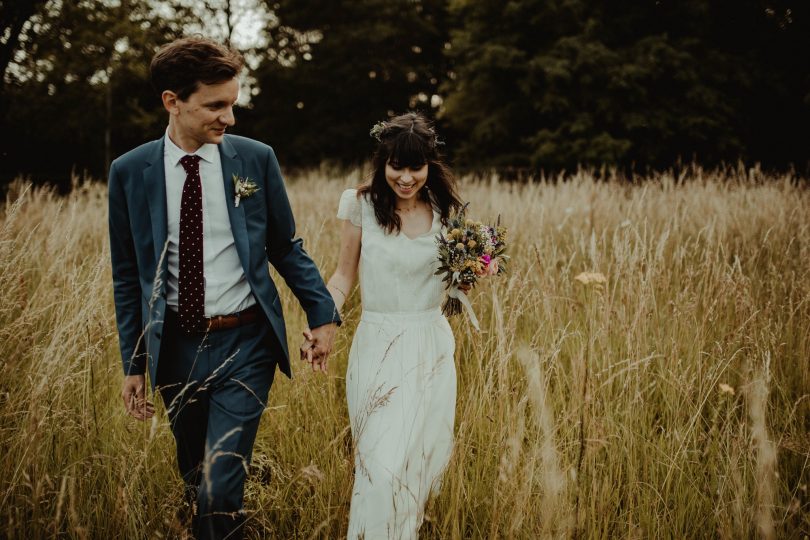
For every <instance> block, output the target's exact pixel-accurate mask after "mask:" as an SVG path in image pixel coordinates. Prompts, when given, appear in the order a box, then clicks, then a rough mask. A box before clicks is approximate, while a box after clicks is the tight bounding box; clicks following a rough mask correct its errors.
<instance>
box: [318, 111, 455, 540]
mask: <svg viewBox="0 0 810 540" xmlns="http://www.w3.org/2000/svg"><path fill="white" fill-rule="evenodd" d="M371 134H372V135H373V136H374V137H375V138H377V139H378V140H379V145H378V147H377V150H376V152H375V154H374V159H373V166H374V174H373V177H372V179H371V182H370V183H368V184H366V185H363V186H361V187H360V188H359V189H357V190H354V189H348V190H346V191H345V192H343V195H342V196H341V198H340V203H339V208H338V217H339V218H340V219H342V220H345V221H344V224H343V229H342V232H341V243H340V256H339V261H338V267H337V270H336V271H335V273H334V275H333V276H332V277H331V279H330V280H329V283H328V284H327V288H328V289H329V291H330V292H331V294H332V297H333V298H334V300H335V304H336V305H337V307H338V309H341V307H342V306H343V303H344V302H345V300H346V297H347V295H348V294H349V292H350V291H351V290H352V286H353V285H354V281H355V279H356V277H357V275H358V270H359V275H360V294H361V301H362V307H363V310H362V315H361V317H360V323H359V325H358V327H357V331H356V333H355V335H354V339H353V341H352V347H351V351H350V353H349V365H348V370H347V373H346V400H347V402H348V408H349V418H350V422H351V429H352V438H353V441H354V465H355V467H354V489H353V491H352V500H351V510H350V513H349V531H348V538H350V539H354V538H365V539H366V540H372V539H378V538H397V539H402V538H416V537H417V531H418V530H419V526H420V525H421V523H422V519H423V513H424V507H425V503H426V501H427V498H428V495H429V494H430V493H431V492H432V491H433V492H435V491H437V489H438V487H439V484H440V479H441V475H442V472H443V471H444V469H445V468H446V466H447V463H448V461H449V460H450V453H451V451H452V448H453V422H454V418H455V400H456V368H455V364H454V361H453V354H454V351H455V340H454V338H453V333H452V331H451V329H450V325H449V324H448V323H447V319H445V317H444V316H443V315H442V313H441V308H440V304H441V302H442V299H443V296H444V287H443V284H442V281H441V278H440V277H439V276H436V275H434V272H435V271H436V269H437V268H438V260H437V248H436V244H435V242H434V238H435V237H436V235H437V234H438V233H439V232H440V230H441V227H442V225H443V224H446V222H447V219H448V217H449V215H450V212H451V210H453V209H457V208H459V207H460V206H461V204H460V201H459V198H458V196H457V194H456V188H455V180H454V178H453V175H452V173H451V172H450V170H449V168H448V167H447V166H446V165H445V164H444V163H443V162H442V160H441V157H440V156H439V154H438V152H437V148H436V146H437V144H438V141H437V138H436V134H435V132H434V130H433V128H432V127H431V126H430V124H429V123H428V122H427V120H426V119H425V118H424V117H423V116H422V115H420V114H417V113H409V114H405V115H402V116H398V117H396V118H393V119H391V120H389V121H387V122H380V123H378V124H377V125H375V126H374V128H373V129H372V130H371Z"/></svg>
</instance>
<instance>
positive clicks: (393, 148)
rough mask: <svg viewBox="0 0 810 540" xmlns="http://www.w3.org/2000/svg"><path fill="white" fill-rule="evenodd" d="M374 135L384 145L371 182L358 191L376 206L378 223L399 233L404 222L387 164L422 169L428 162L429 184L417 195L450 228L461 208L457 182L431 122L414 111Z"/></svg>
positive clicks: (376, 155) (380, 127) (375, 129)
mask: <svg viewBox="0 0 810 540" xmlns="http://www.w3.org/2000/svg"><path fill="white" fill-rule="evenodd" d="M371 136H372V137H374V138H376V139H377V140H378V141H379V142H380V144H379V145H377V150H376V151H375V152H374V157H373V159H372V165H373V167H374V172H373V176H372V177H371V182H369V183H368V184H365V185H363V186H361V187H360V188H359V189H358V192H359V195H363V196H367V197H368V199H369V200H370V201H371V204H372V206H373V207H374V215H375V216H376V217H377V222H378V223H379V224H380V226H381V227H382V228H383V229H385V230H386V231H388V232H389V233H390V232H394V231H396V232H399V230H400V228H401V227H402V222H401V221H400V219H399V216H398V215H397V213H396V200H397V197H396V194H395V193H394V191H393V190H392V189H391V187H390V186H389V185H388V182H386V180H385V165H386V164H387V163H390V164H391V165H393V166H394V167H397V168H402V167H408V168H411V169H421V168H422V166H423V165H424V164H425V163H427V165H428V176H427V182H425V185H424V187H423V188H422V189H420V190H419V192H418V193H417V196H418V197H419V199H420V200H422V201H426V202H428V203H430V204H431V205H433V207H434V208H436V209H437V210H438V212H439V214H440V216H441V221H442V223H443V224H444V225H447V219H448V218H449V217H450V211H451V210H453V209H458V208H460V207H461V201H460V200H459V198H458V194H457V193H456V180H455V178H454V177H453V173H452V171H450V168H449V167H448V166H447V165H446V164H445V163H444V161H443V160H442V156H441V154H439V152H438V149H437V148H436V147H437V146H438V145H440V144H442V143H441V142H440V141H439V140H438V138H437V137H436V132H435V131H434V129H433V126H431V124H430V123H429V122H428V120H427V119H426V118H425V117H424V116H422V115H421V114H419V113H415V112H410V113H407V114H403V115H400V116H397V117H394V118H392V119H390V120H388V121H386V122H378V123H377V124H375V125H374V127H373V128H371Z"/></svg>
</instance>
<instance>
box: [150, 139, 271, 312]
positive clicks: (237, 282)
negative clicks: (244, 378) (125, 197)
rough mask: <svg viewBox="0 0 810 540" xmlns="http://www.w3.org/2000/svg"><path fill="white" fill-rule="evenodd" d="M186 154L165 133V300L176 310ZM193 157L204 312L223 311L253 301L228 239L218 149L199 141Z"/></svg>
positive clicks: (223, 184)
mask: <svg viewBox="0 0 810 540" xmlns="http://www.w3.org/2000/svg"><path fill="white" fill-rule="evenodd" d="M186 155H188V153H187V152H186V151H184V150H183V149H181V148H180V147H179V146H177V145H176V144H175V143H174V142H173V141H172V140H171V139H170V138H169V132H168V130H167V131H166V136H165V144H164V151H163V165H164V168H165V170H166V214H167V218H168V240H169V245H168V249H167V252H166V258H167V263H168V267H169V276H168V280H166V303H167V304H168V305H169V307H171V308H173V309H174V310H175V311H177V290H178V287H177V276H178V275H179V272H180V201H181V199H182V197H183V184H184V183H185V181H186V171H185V169H183V166H182V165H181V164H180V159H182V158H183V156H186ZM194 155H197V156H200V158H201V159H200V178H201V179H202V214H203V274H204V278H205V316H206V317H213V316H214V315H228V314H231V313H236V312H237V311H242V310H243V309H246V308H248V307H250V306H252V305H253V304H255V303H256V299H255V298H254V297H253V293H252V292H251V291H250V285H249V284H248V282H247V279H246V278H245V273H244V271H243V270H242V264H241V263H240V262H239V255H238V253H237V252H236V244H235V243H234V240H233V231H232V230H231V222H230V219H229V218H228V206H227V205H228V203H229V202H231V203H233V201H227V200H226V196H225V183H224V180H223V178H222V163H221V162H220V156H219V147H218V146H217V145H215V144H204V145H203V146H201V147H200V148H199V149H197V151H196V152H194Z"/></svg>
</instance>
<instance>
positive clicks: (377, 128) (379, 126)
mask: <svg viewBox="0 0 810 540" xmlns="http://www.w3.org/2000/svg"><path fill="white" fill-rule="evenodd" d="M390 127H391V125H390V124H389V123H388V122H377V123H376V124H374V125H373V126H371V130H369V132H368V134H369V135H370V136H371V137H373V138H375V139H377V142H382V140H383V136H384V135H385V131H386V130H388V128H390ZM411 131H413V127H411ZM428 131H430V134H431V135H432V136H433V141H431V142H432V143H433V146H434V147H436V146H441V145H443V144H444V141H442V140H439V136H438V135H436V130H435V129H433V128H432V127H429V128H428Z"/></svg>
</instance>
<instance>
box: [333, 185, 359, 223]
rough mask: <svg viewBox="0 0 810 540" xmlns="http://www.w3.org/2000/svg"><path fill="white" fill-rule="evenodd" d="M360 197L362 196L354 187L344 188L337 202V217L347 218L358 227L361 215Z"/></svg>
mask: <svg viewBox="0 0 810 540" xmlns="http://www.w3.org/2000/svg"><path fill="white" fill-rule="evenodd" d="M361 199H363V197H362V195H361V194H360V193H359V192H358V191H357V190H356V189H353V188H350V189H347V190H344V191H343V193H342V194H341V195H340V203H339V204H338V214H337V215H338V218H340V219H348V220H349V221H351V222H352V223H353V224H354V225H357V226H358V227H359V226H360V220H361V216H362V213H361V209H360V205H361Z"/></svg>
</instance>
